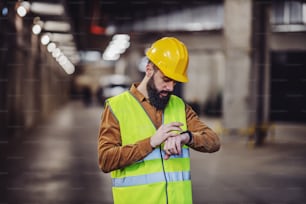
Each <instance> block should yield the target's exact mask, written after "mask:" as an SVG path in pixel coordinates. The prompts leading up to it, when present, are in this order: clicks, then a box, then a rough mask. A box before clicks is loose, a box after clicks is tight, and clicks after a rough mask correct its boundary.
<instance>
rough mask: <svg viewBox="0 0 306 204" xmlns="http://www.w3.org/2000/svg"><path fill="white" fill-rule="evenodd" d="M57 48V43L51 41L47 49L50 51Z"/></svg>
mask: <svg viewBox="0 0 306 204" xmlns="http://www.w3.org/2000/svg"><path fill="white" fill-rule="evenodd" d="M55 48H56V45H55V43H53V42H52V43H49V45H48V46H47V50H48V51H49V52H53V50H55Z"/></svg>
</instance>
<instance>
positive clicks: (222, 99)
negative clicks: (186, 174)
mask: <svg viewBox="0 0 306 204" xmlns="http://www.w3.org/2000/svg"><path fill="white" fill-rule="evenodd" d="M163 36H174V37H177V38H179V39H180V40H181V41H183V42H184V43H185V44H186V46H187V47H188V50H189V57H190V59H189V69H188V75H189V80H190V81H189V82H188V83H187V84H178V85H177V87H176V90H175V94H177V95H179V96H181V97H182V98H183V99H184V100H185V101H186V102H187V103H189V104H190V105H191V106H192V107H193V108H194V110H195V111H196V112H197V113H198V114H199V115H200V116H201V117H202V118H203V120H204V121H207V123H208V124H209V125H211V127H212V128H213V129H215V131H216V132H217V133H218V134H219V135H220V137H221V139H222V140H221V141H222V143H223V147H222V150H221V151H220V152H218V153H216V154H215V155H213V156H208V157H207V158H203V156H200V155H198V154H196V153H194V165H195V167H194V168H193V169H194V170H193V171H194V175H195V177H193V178H195V180H197V181H195V184H194V186H193V187H194V193H195V200H194V201H195V203H204V202H205V203H305V202H306V198H305V195H304V193H303V192H305V190H306V179H305V178H306V173H305V171H303V169H304V170H305V167H306V164H305V159H304V157H305V155H306V154H305V153H306V150H305V149H306V148H305V147H306V130H305V129H306V128H305V124H306V88H305V87H306V86H305V84H306V1H305V0H290V1H289V0H287V1H277V0H214V1H212V0H211V1H207V0H203V1H201V0H189V1H183V0H135V1H127V0H105V1H104V0H92V1H86V0H39V1H36V0H29V1H22V0H20V1H16V0H1V1H0V153H1V157H0V159H1V164H0V166H1V169H0V182H1V191H0V193H1V196H0V203H1V202H3V203H4V202H8V203H15V202H18V203H26V202H30V203H33V202H39V201H41V200H40V199H42V200H45V201H46V202H42V203H111V202H112V201H111V191H110V190H111V186H110V185H111V184H110V183H109V180H108V177H107V176H108V175H106V177H105V176H104V175H103V174H102V173H100V172H99V170H98V169H97V168H98V167H97V161H96V139H97V135H98V127H99V122H100V116H101V113H102V111H103V103H104V100H105V99H106V98H107V97H110V96H114V95H116V94H118V93H121V92H123V91H124V90H127V89H128V88H129V87H130V85H131V83H132V82H135V81H140V80H141V79H142V77H143V75H144V71H145V63H146V58H145V50H146V49H147V48H148V47H149V46H150V45H151V43H152V42H154V41H155V40H157V39H159V38H161V37H163ZM250 147H252V148H250ZM272 155H273V156H272ZM271 157H273V158H274V160H273V159H272V158H271ZM267 158H269V159H271V160H270V162H269V161H267ZM272 160H273V161H272ZM202 163H203V164H204V163H205V164H208V165H207V166H206V167H205V165H200V164H202ZM234 164H235V165H234ZM208 166H209V167H208ZM290 167H292V168H294V169H288V168H290ZM71 172H74V173H71ZM203 172H204V173H203ZM293 175H294V176H293ZM207 178H209V179H207ZM201 179H202V180H201ZM238 180H239V181H240V182H238ZM252 184H253V185H252ZM281 185H283V186H284V187H283V188H281V189H279V186H281ZM254 186H255V187H254ZM246 187H247V188H246ZM67 189H68V190H67ZM68 191H69V192H68ZM212 191H213V192H214V193H212ZM216 192H220V194H221V195H219V194H217V193H216ZM102 195H103V196H102Z"/></svg>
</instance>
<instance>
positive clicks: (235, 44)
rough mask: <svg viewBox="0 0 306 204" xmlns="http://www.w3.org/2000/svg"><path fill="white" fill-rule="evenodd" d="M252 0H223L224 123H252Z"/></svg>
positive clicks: (240, 125)
mask: <svg viewBox="0 0 306 204" xmlns="http://www.w3.org/2000/svg"><path fill="white" fill-rule="evenodd" d="M251 36H252V0H225V1H224V43H225V62H226V65H225V66H226V70H225V84H224V96H223V98H224V100H223V119H224V120H223V125H224V127H225V128H227V129H240V128H242V129H244V128H247V127H248V126H249V125H250V114H251V113H252V112H255V110H252V109H250V74H251V66H252V62H251V51H252V45H251Z"/></svg>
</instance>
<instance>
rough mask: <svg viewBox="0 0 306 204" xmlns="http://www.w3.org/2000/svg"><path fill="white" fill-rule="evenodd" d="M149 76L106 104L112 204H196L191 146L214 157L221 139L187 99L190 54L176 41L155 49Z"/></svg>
mask: <svg viewBox="0 0 306 204" xmlns="http://www.w3.org/2000/svg"><path fill="white" fill-rule="evenodd" d="M146 55H147V58H148V60H149V61H148V63H147V65H146V73H145V76H144V78H143V80H142V81H141V82H140V83H135V84H133V85H132V87H131V88H130V90H129V91H126V92H124V93H122V94H120V95H118V96H115V97H112V98H110V99H108V100H107V101H106V104H105V110H104V112H103V115H102V121H101V126H100V131H99V142H98V156H99V166H100V168H101V169H102V171H103V172H105V173H107V172H111V177H112V183H113V187H112V192H113V199H114V203H132V204H134V203H145V204H147V203H152V204H159V203H168V204H180V203H184V204H185V203H192V190H191V177H190V157H189V147H190V148H192V149H194V150H196V151H200V152H216V151H218V150H219V148H220V141H219V138H218V136H217V135H216V134H215V132H213V131H212V130H211V129H210V128H209V127H207V126H206V125H205V124H204V123H203V122H202V121H201V120H200V119H199V117H198V116H197V115H196V113H195V112H194V111H193V110H192V108H191V107H190V106H189V105H187V104H185V103H184V102H183V100H182V99H181V98H179V97H177V96H174V95H172V94H171V93H172V91H173V89H174V86H175V84H176V83H177V82H187V81H188V78H187V74H186V71H187V67H188V51H187V48H186V47H185V45H184V44H183V43H182V42H180V41H179V40H177V39H176V38H173V37H165V38H162V39H160V40H157V41H156V42H155V43H153V44H152V46H151V48H150V49H149V50H148V51H147V53H146Z"/></svg>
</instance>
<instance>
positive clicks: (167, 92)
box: [159, 91, 172, 95]
mask: <svg viewBox="0 0 306 204" xmlns="http://www.w3.org/2000/svg"><path fill="white" fill-rule="evenodd" d="M159 93H160V94H163V93H165V94H168V95H170V94H172V91H160V92H159Z"/></svg>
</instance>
